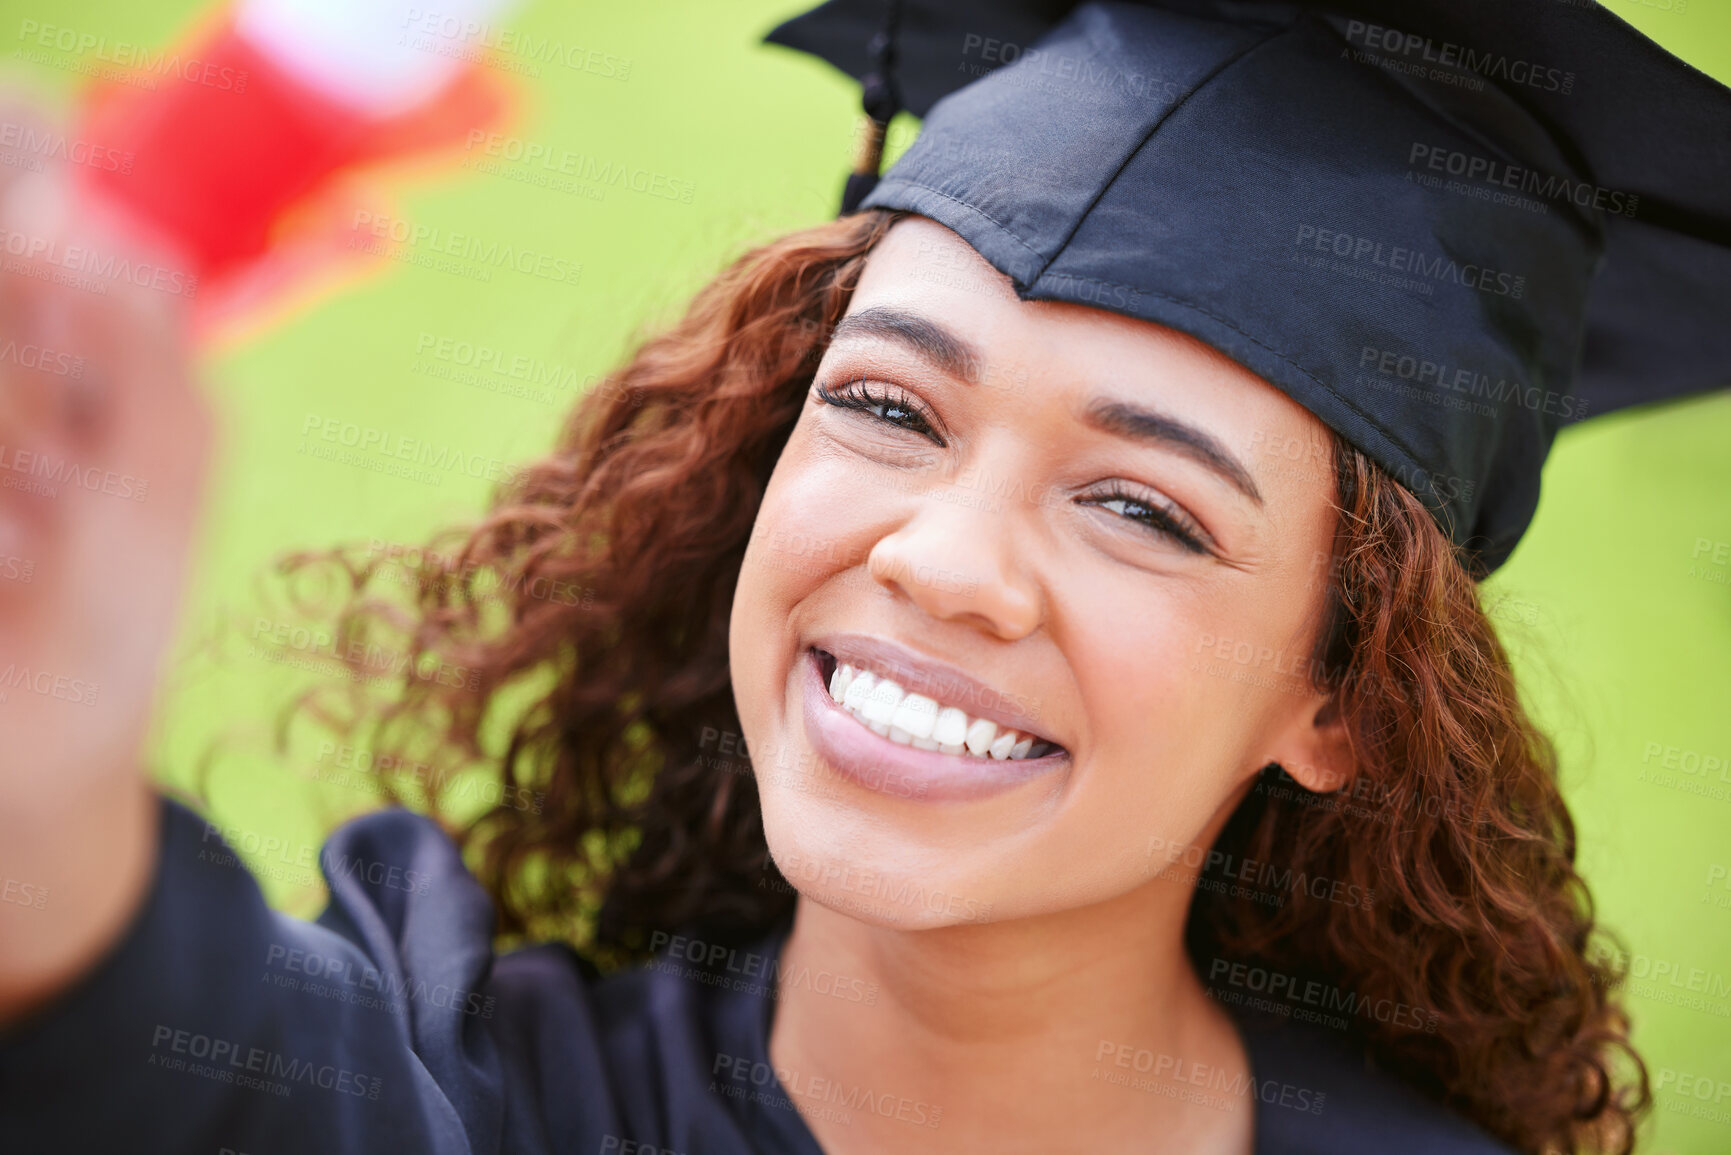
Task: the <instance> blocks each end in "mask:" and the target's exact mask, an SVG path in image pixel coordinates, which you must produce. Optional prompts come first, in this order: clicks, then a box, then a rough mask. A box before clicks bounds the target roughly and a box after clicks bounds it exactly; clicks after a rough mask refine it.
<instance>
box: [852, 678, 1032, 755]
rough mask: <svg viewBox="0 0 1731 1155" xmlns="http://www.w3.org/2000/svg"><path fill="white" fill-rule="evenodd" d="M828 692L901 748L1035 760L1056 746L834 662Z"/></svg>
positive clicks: (892, 682) (886, 679)
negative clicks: (941, 704)
mask: <svg viewBox="0 0 1731 1155" xmlns="http://www.w3.org/2000/svg"><path fill="white" fill-rule="evenodd" d="M829 692H830V696H831V697H832V698H834V699H835V700H836V701H837V702H839V703H840V704H841V706H842V708H844V709H845V710H847V711H848V712H849V713H851V714H852V715H853V716H854V717H856V718H858V719H859V720H860V722H862V723H863V724H864V725H865V726H867V727H868V728H869V729H871V730H872V731H873V732H875V733H877V734H881V735H882V736H884V737H886V738H888V739H889V740H890V741H892V742H895V743H897V744H898V745H902V746H913V747H915V748H917V749H920V750H936V751H938V752H940V753H943V754H967V755H972V756H973V757H976V758H988V757H989V758H995V759H1000V760H1001V759H1006V758H1009V759H1017V760H1020V759H1023V758H1039V757H1042V756H1044V755H1045V754H1047V753H1049V752H1051V751H1052V750H1053V749H1055V747H1054V746H1053V745H1052V744H1051V743H1050V742H1040V741H1036V740H1035V739H1034V736H1033V735H1031V734H1022V733H1020V732H1018V731H1016V730H1010V729H1002V728H1000V727H999V726H998V724H997V723H996V722H992V721H988V720H987V719H985V718H973V719H970V718H969V717H968V715H967V713H966V712H965V711H963V710H960V709H958V708H957V707H955V706H943V707H940V706H939V705H938V703H937V702H936V701H934V700H933V699H931V698H928V697H926V696H925V695H923V694H910V693H908V692H906V691H905V690H903V689H902V688H901V686H900V685H898V684H897V683H896V682H894V681H892V680H890V679H889V678H879V677H877V676H876V675H874V674H873V673H871V671H869V670H862V669H860V668H858V667H857V666H852V665H847V664H845V663H840V662H838V663H837V664H836V668H835V671H834V673H832V674H831V675H830V678H829Z"/></svg>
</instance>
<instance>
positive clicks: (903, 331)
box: [830, 305, 984, 382]
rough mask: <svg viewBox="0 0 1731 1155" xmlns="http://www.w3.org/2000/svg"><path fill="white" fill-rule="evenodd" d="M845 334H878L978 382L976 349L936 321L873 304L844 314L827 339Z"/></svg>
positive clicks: (978, 357) (978, 358)
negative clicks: (856, 311)
mask: <svg viewBox="0 0 1731 1155" xmlns="http://www.w3.org/2000/svg"><path fill="white" fill-rule="evenodd" d="M844 337H881V338H884V339H887V340H890V341H897V342H900V343H901V344H903V345H906V346H907V347H908V348H910V349H912V350H913V351H914V352H916V353H918V354H920V355H921V356H922V357H924V358H925V359H926V360H928V361H931V362H932V363H933V364H935V365H937V367H938V368H940V369H942V370H944V371H945V372H946V373H948V374H949V375H950V376H952V377H957V378H960V379H961V380H963V381H969V382H974V381H977V380H978V379H979V375H980V366H981V365H982V364H983V363H984V362H983V361H982V359H981V357H980V353H979V350H978V349H976V348H975V347H974V346H973V345H971V344H969V343H968V342H967V341H964V340H963V339H962V338H960V337H958V336H956V335H955V334H954V333H952V332H950V331H949V330H948V329H946V328H944V327H943V326H942V325H940V324H938V323H937V322H936V321H932V320H929V319H927V318H925V317H922V316H920V315H919V314H918V313H913V312H909V311H908V310H906V309H897V308H894V307H893V306H890V305H876V306H873V307H872V308H870V309H862V310H861V311H859V312H858V313H849V314H848V315H847V316H845V317H843V318H842V319H841V320H840V321H839V322H837V324H836V327H835V332H834V333H833V334H831V336H830V340H831V341H839V340H841V339H842V338H844Z"/></svg>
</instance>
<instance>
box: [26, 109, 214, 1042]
mask: <svg viewBox="0 0 1731 1155" xmlns="http://www.w3.org/2000/svg"><path fill="white" fill-rule="evenodd" d="M0 117H4V118H5V119H8V120H11V121H13V122H18V121H25V122H34V129H35V131H36V132H37V133H38V134H44V133H50V134H51V133H57V132H58V131H59V130H58V129H57V128H53V127H51V126H49V125H47V124H45V123H43V122H42V121H41V118H40V116H39V115H38V114H33V113H31V112H30V111H29V110H27V109H25V108H23V107H21V106H20V105H19V104H18V102H16V101H11V102H7V104H6V105H0ZM36 139H46V138H44V137H42V136H40V135H39V136H38V137H37V138H36ZM52 151H53V150H44V152H45V153H50V154H51V153H52ZM25 155H26V156H27V157H28V160H27V162H26V163H27V164H29V165H35V166H37V167H38V171H30V170H29V168H28V167H23V166H21V165H19V164H18V163H17V162H13V163H10V164H7V165H4V166H0V182H3V183H0V888H5V889H4V890H0V1019H3V1018H5V1017H7V1016H8V1015H9V1014H12V1013H15V1012H17V1011H18V1010H20V1009H22V1008H24V1007H26V1006H28V1005H31V1004H33V1003H35V1002H39V1001H40V1000H41V999H43V998H45V997H47V996H48V995H50V994H52V993H53V992H54V991H55V990H57V989H59V988H60V987H62V986H64V985H65V984H66V983H67V982H69V981H70V980H71V979H72V978H74V977H76V975H77V974H78V973H82V970H83V969H84V968H86V967H87V966H88V965H90V964H91V963H92V962H94V961H95V959H96V958H97V957H99V956H100V953H101V951H102V950H103V949H105V948H106V947H107V946H108V945H110V943H111V942H112V940H113V939H114V938H115V937H116V936H117V935H118V934H119V933H120V931H122V930H123V929H124V926H125V924H126V921H127V919H128V918H129V916H130V914H131V913H132V911H133V909H135V907H136V905H137V902H138V901H139V899H140V898H141V897H142V894H143V891H144V887H145V885H146V884H147V883H148V880H149V873H150V867H151V865H152V863H153V862H154V854H155V829H154V824H155V808H154V801H153V798H152V796H151V794H150V791H149V788H148V784H147V783H146V781H145V779H144V776H143V775H142V773H141V771H140V750H141V747H142V745H143V743H144V741H145V738H146V734H147V731H148V729H149V724H150V718H151V713H152V704H153V701H154V698H155V686H156V681H157V677H158V673H159V669H160V667H161V664H162V662H163V659H164V657H165V654H166V651H167V649H168V646H169V643H170V640H171V639H172V637H173V636H174V627H175V619H176V616H177V614H178V610H179V604H180V599H181V591H182V586H183V584H184V580H185V576H186V572H187V563H188V554H189V550H190V546H191V542H192V539H193V533H194V528H195V525H196V522H197V515H198V512H199V508H200V490H201V488H202V484H203V479H204V475H205V469H206V464H207V458H208V456H209V452H210V444H211V424H212V422H211V417H210V413H209V410H208V407H207V405H206V403H205V401H204V398H203V397H202V395H201V394H200V392H199V389H198V386H197V385H196V383H195V381H194V376H193V371H192V369H191V367H190V359H189V350H188V341H187V337H186V333H187V321H188V313H189V309H190V306H191V305H192V303H193V302H192V300H191V299H190V298H189V296H188V295H187V294H186V292H185V290H186V288H187V285H186V282H185V280H184V278H179V277H176V276H173V275H170V274H173V273H174V272H175V270H174V269H173V263H174V261H173V258H172V257H170V256H166V255H163V254H161V253H153V252H150V251H148V250H145V249H142V248H140V247H138V242H137V241H135V240H132V239H129V238H128V237H127V236H125V235H123V234H122V233H121V232H120V231H119V230H118V229H117V228H116V227H114V226H111V225H108V224H105V223H104V222H103V219H102V213H101V211H100V208H99V206H90V205H80V204H79V203H78V202H77V201H76V200H75V198H74V194H73V188H72V185H73V182H72V181H71V180H70V179H69V176H68V174H67V172H66V171H65V170H64V167H63V166H61V165H59V164H57V163H56V162H54V161H53V160H51V159H50V156H49V155H34V156H31V155H29V154H25ZM175 284H178V285H179V286H180V291H178V292H177V291H174V290H173V289H172V288H171V287H170V286H172V285H175ZM26 888H27V889H26ZM44 894H45V897H43V895H44ZM8 895H9V896H10V897H8ZM20 896H28V899H27V901H20Z"/></svg>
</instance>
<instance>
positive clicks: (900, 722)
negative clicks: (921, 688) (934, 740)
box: [890, 694, 938, 738]
mask: <svg viewBox="0 0 1731 1155" xmlns="http://www.w3.org/2000/svg"><path fill="white" fill-rule="evenodd" d="M937 724H938V704H937V703H936V702H934V701H932V700H931V699H930V698H927V697H924V696H923V695H920V694H909V695H908V696H907V697H905V698H903V699H902V701H901V705H899V706H897V707H896V712H895V716H894V717H893V718H891V719H890V725H891V726H896V727H899V728H900V729H903V730H906V731H907V732H908V733H909V734H911V735H913V736H914V737H915V738H930V737H931V736H932V730H933V728H934V727H936V726H937Z"/></svg>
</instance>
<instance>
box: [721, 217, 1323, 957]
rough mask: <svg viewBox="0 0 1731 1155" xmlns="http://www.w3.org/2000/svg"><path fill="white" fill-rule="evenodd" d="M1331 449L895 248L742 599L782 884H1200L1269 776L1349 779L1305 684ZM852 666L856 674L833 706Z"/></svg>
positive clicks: (899, 913)
mask: <svg viewBox="0 0 1731 1155" xmlns="http://www.w3.org/2000/svg"><path fill="white" fill-rule="evenodd" d="M1328 445H1329V442H1328V434H1327V431H1326V429H1325V427H1324V426H1323V425H1322V424H1321V423H1320V422H1319V421H1318V420H1317V419H1316V418H1314V417H1313V416H1311V415H1310V414H1309V413H1308V412H1307V411H1306V410H1305V409H1303V408H1302V407H1301V406H1299V405H1298V404H1297V403H1296V402H1294V401H1292V400H1291V399H1290V398H1288V397H1287V396H1285V395H1284V394H1283V393H1281V392H1280V391H1278V390H1277V389H1275V388H1273V387H1272V386H1270V385H1268V384H1267V383H1265V382H1264V381H1262V380H1261V379H1260V378H1258V377H1256V376H1255V375H1253V374H1251V373H1250V372H1248V371H1247V370H1245V369H1243V368H1241V367H1239V366H1238V365H1236V364H1235V363H1234V362H1232V361H1230V360H1229V359H1227V358H1226V357H1224V356H1222V355H1221V354H1219V353H1217V352H1215V351H1213V350H1212V349H1210V348H1209V347H1207V346H1205V345H1203V344H1201V343H1199V342H1197V341H1195V340H1193V339H1191V338H1189V337H1186V336H1183V335H1181V334H1178V333H1176V332H1174V331H1172V330H1169V329H1166V328H1163V327H1161V326H1158V325H1155V324H1152V323H1148V322H1144V321H1137V320H1133V319H1130V318H1127V317H1123V316H1119V315H1116V314H1112V313H1108V312H1104V311H1102V310H1098V309H1094V308H1091V307H1088V306H1083V305H1071V304H1059V303H1051V302H1026V301H1021V300H1019V299H1018V298H1017V297H1016V295H1015V293H1014V291H1013V290H1012V289H1011V287H1010V283H1009V281H1008V280H1007V279H1006V278H1005V277H1003V276H1002V275H1001V274H999V273H998V272H996V271H995V270H994V269H993V268H992V267H991V266H990V265H989V264H987V263H986V262H985V261H984V260H983V259H982V258H981V257H980V256H979V255H978V254H976V253H975V252H974V251H973V249H971V248H970V247H969V246H968V245H967V244H966V242H964V241H962V240H961V239H960V238H959V237H957V236H956V235H955V234H954V233H952V232H950V231H949V230H948V229H945V228H943V227H942V226H939V225H937V224H935V223H933V222H931V221H928V220H925V219H923V218H911V219H906V220H903V221H902V222H900V223H898V224H897V225H895V226H894V227H893V228H892V229H891V230H890V232H889V233H888V235H887V236H886V237H885V239H884V240H883V242H882V243H881V244H880V245H879V246H878V247H877V248H876V249H875V250H874V251H873V253H872V255H871V257H870V258H869V261H868V263H867V265H866V268H865V272H864V274H863V276H862V278H861V281H860V284H859V287H858V290H857V292H856V293H855V294H854V297H853V300H852V303H851V306H850V308H849V311H848V315H847V317H846V318H845V319H844V320H843V321H842V322H841V323H840V324H839V325H838V326H837V329H836V332H835V334H834V338H833V340H832V341H831V343H830V345H829V348H828V350H827V351H826V353H825V355H824V358H823V361H822V363H821V365H820V366H819V368H818V371H817V375H816V379H815V382H814V385H813V388H812V391H811V393H810V394H809V395H808V397H807V400H806V404H805V408H804V409H803V411H802V412H801V414H800V417H799V421H798V424H797V426H796V427H795V429H794V431H793V434H792V437H791V439H790V440H789V442H788V444H787V447H786V449H785V450H784V451H783V452H782V454H781V458H780V460H779V461H778V462H777V464H776V468H775V473H774V476H773V477H772V478H771V481H770V484H769V488H768V491H767V492H766V494H765V496H764V500H763V505H762V508H761V509H760V510H759V512H758V515H757V521H756V525H755V527H754V529H753V534H752V540H751V545H750V547H749V549H748V550H747V552H746V555H745V562H744V567H743V569H742V571H741V573H740V578H739V586H738V590H737V593H736V596H735V599H734V605H733V616H732V621H731V633H730V649H731V660H732V677H733V687H734V696H735V699H736V701H737V704H738V708H739V716H740V719H741V723H742V726H743V728H744V739H745V742H746V745H747V747H748V749H749V754H750V758H751V762H752V765H753V767H754V769H755V773H756V775H757V779H758V788H759V792H760V795H761V798H762V803H763V814H764V823H765V828H766V831H767V835H768V840H769V846H770V850H771V852H772V854H773V855H774V857H775V860H776V863H777V865H778V866H779V867H780V868H781V870H782V872H783V873H784V874H785V875H786V876H787V878H788V880H789V881H790V882H792V883H793V884H794V885H795V886H796V887H797V888H798V889H799V890H800V892H801V893H802V894H803V895H805V896H806V897H808V898H810V899H813V900H815V901H818V902H821V903H823V904H824V905H826V906H830V907H832V908H834V909H837V910H840V911H842V912H844V913H848V914H851V915H853V916H855V917H857V918H860V919H863V920H865V921H868V922H873V923H878V924H882V925H886V926H897V927H907V928H915V927H934V926H941V925H948V924H953V923H961V922H968V921H982V920H988V919H990V920H996V919H1001V918H1009V917H1025V916H1030V915H1037V914H1045V913H1052V912H1055V911H1059V910H1064V909H1068V908H1074V907H1079V906H1083V905H1086V904H1089V903H1095V902H1100V901H1104V900H1107V899H1112V898H1118V897H1120V896H1126V895H1128V894H1129V892H1131V891H1134V890H1137V889H1138V888H1141V887H1149V888H1151V889H1150V891H1149V893H1153V890H1152V888H1157V887H1170V886H1172V885H1174V882H1173V877H1172V875H1173V873H1177V874H1178V875H1181V876H1182V879H1183V883H1184V884H1185V885H1187V884H1188V882H1189V881H1190V880H1191V879H1193V877H1194V873H1195V869H1194V868H1195V863H1196V861H1197V856H1198V854H1201V853H1205V852H1206V850H1207V848H1208V846H1209V844H1210V843H1211V842H1212V840H1213V838H1214V835H1215V833H1216V832H1217V831H1218V829H1219V827H1220V825H1221V824H1222V823H1223V822H1224V821H1225V819H1226V817H1227V816H1228V815H1229V814H1230V813H1231V810H1232V808H1233V807H1234V806H1235V805H1236V803H1237V801H1238V799H1239V798H1240V797H1242V795H1243V791H1244V790H1245V788H1246V787H1247V784H1248V783H1249V781H1250V779H1251V778H1252V777H1253V776H1254V774H1255V773H1256V771H1257V770H1258V769H1259V768H1261V767H1262V766H1265V765H1267V764H1268V763H1269V762H1275V761H1277V762H1279V763H1281V765H1283V766H1285V767H1286V768H1287V769H1288V771H1289V772H1290V773H1292V774H1293V775H1294V776H1295V777H1297V778H1298V779H1299V780H1300V781H1301V782H1303V783H1305V784H1306V785H1309V786H1312V787H1314V788H1320V789H1328V788H1332V787H1333V786H1335V785H1338V783H1339V781H1340V778H1339V776H1340V775H1341V774H1342V773H1343V772H1344V770H1345V768H1346V767H1345V764H1344V762H1343V757H1344V744H1343V738H1342V733H1341V730H1340V727H1339V724H1338V722H1335V721H1333V720H1332V719H1331V716H1330V712H1329V711H1328V710H1327V709H1326V708H1325V706H1326V699H1325V697H1324V696H1323V695H1322V694H1320V693H1318V692H1317V691H1316V690H1314V689H1313V688H1312V686H1311V685H1310V679H1309V673H1310V655H1311V653H1312V652H1313V648H1314V643H1315V640H1316V636H1317V631H1318V629H1319V627H1320V616H1321V608H1322V605H1323V602H1324V595H1325V592H1326V591H1325V584H1324V583H1325V581H1326V578H1327V576H1328V569H1329V567H1328V556H1329V548H1330V543H1331V540H1332V535H1333V529H1334V520H1335V514H1334V512H1333V507H1332V498H1333V474H1332V470H1331V467H1330V459H1329V449H1328ZM843 665H846V666H849V667H852V668H854V669H855V670H858V671H862V672H863V673H865V674H869V675H870V676H871V680H870V681H868V682H863V683H862V682H860V679H859V678H857V677H856V678H855V679H854V682H855V683H856V684H854V685H851V686H849V687H848V688H845V689H842V701H841V702H837V701H836V700H835V699H834V698H833V697H832V694H831V685H832V678H831V675H832V672H833V671H836V670H837V669H838V668H839V667H841V666H843ZM844 680H845V672H844V674H843V678H842V679H836V680H835V682H834V684H835V685H836V686H837V687H838V688H841V683H842V681H844ZM886 683H894V684H893V685H886ZM862 687H863V688H862ZM850 691H851V692H850ZM904 695H909V696H906V697H904ZM850 706H851V708H850ZM874 727H875V728H874ZM1012 730H1013V731H1014V732H1015V733H1014V734H1013V735H1010V733H1009V732H1010V731H1012ZM1007 735H1008V736H1007ZM1042 744H1044V745H1042ZM994 746H995V749H994ZM934 747H936V748H934ZM1005 747H1009V748H1010V750H1011V756H1009V757H994V753H998V754H1001V753H1003V751H1004V749H1005ZM1048 748H1049V749H1048ZM976 749H978V750H981V751H983V753H978V754H976V753H975V752H974V751H975V750H976ZM1043 749H1044V750H1048V752H1046V753H1044V754H1043V755H1042V750H1043ZM1016 755H1021V756H1020V757H1018V756H1016ZM1191 848H1197V849H1191ZM1186 862H1188V863H1189V865H1188V866H1185V865H1183V864H1184V863H1186ZM1173 863H1178V864H1179V865H1177V866H1175V867H1174V866H1172V864H1173ZM1163 869H1166V870H1168V872H1169V873H1168V876H1167V877H1166V878H1164V879H1157V878H1156V877H1155V876H1156V874H1157V872H1159V871H1161V870H1163Z"/></svg>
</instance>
